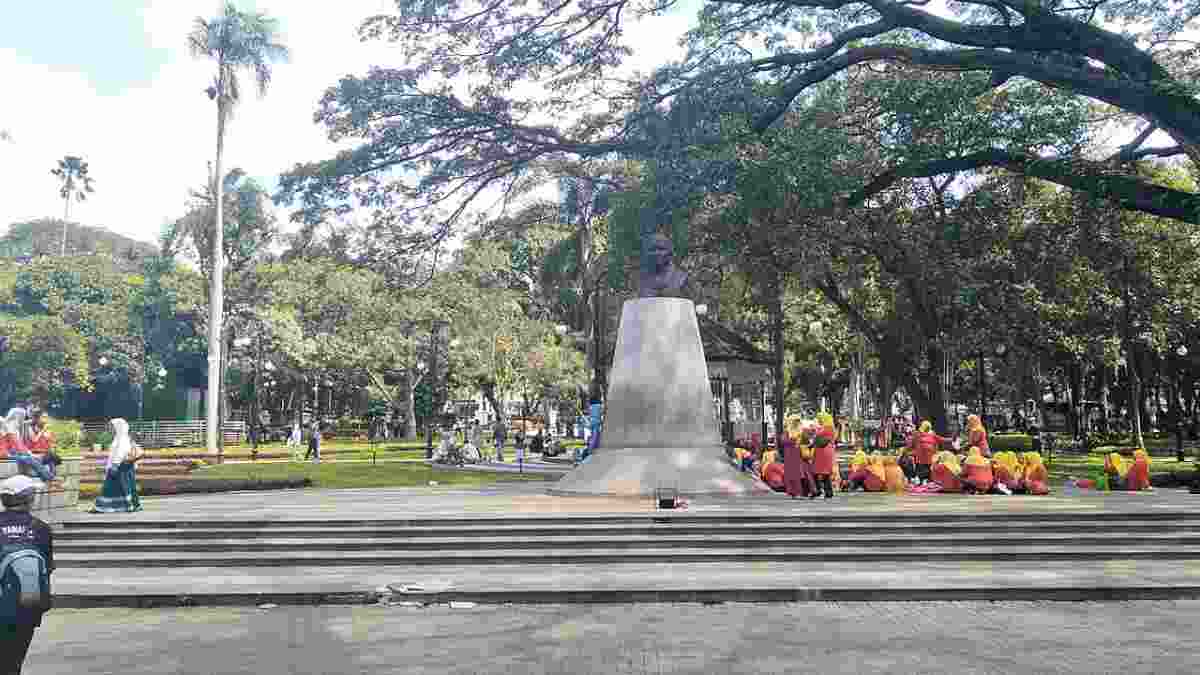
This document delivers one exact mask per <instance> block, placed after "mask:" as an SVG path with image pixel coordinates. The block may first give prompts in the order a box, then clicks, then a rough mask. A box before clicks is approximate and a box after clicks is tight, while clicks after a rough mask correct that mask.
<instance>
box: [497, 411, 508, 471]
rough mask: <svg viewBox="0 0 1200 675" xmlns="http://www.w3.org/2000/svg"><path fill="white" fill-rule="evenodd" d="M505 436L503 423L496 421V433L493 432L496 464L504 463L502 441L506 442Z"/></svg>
mask: <svg viewBox="0 0 1200 675" xmlns="http://www.w3.org/2000/svg"><path fill="white" fill-rule="evenodd" d="M506 436H507V433H505V429H504V422H503V421H500V420H497V421H496V431H495V440H496V461H497V462H503V461H504V441H505V440H506Z"/></svg>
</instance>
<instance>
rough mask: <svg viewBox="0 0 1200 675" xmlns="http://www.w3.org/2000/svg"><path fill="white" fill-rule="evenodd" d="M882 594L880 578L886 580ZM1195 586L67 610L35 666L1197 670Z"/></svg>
mask: <svg viewBox="0 0 1200 675" xmlns="http://www.w3.org/2000/svg"><path fill="white" fill-rule="evenodd" d="M880 592H881V593H886V592H887V590H886V589H885V588H881V589H880ZM1197 616H1200V601H1171V602H1118V603H969V602H966V603H791V604H770V605H760V604H740V603H731V604H724V605H698V604H647V605H590V606H589V605H570V606H565V605H550V606H537V607H530V606H520V605H508V606H505V605H501V606H487V605H478V606H474V607H467V608H461V609H452V608H450V607H447V606H433V607H426V608H412V607H401V606H397V607H386V608H385V607H360V608H354V607H316V608H312V607H291V608H273V609H255V608H237V609H179V610H60V611H54V612H51V613H50V614H48V615H47V617H46V622H45V625H44V626H43V627H42V629H41V630H40V632H39V633H38V635H37V638H36V640H35V643H34V645H33V649H32V651H31V653H30V656H29V661H28V665H27V669H28V672H29V673H31V674H36V675H86V674H95V675H101V674H104V675H107V674H109V673H122V674H126V675H129V674H137V673H145V674H147V675H150V674H154V675H192V674H194V675H212V674H214V673H221V674H231V675H232V674H245V675H293V674H296V673H306V674H312V675H320V674H326V673H327V674H329V675H342V674H347V675H348V674H357V673H362V674H364V675H365V674H367V673H373V674H374V673H397V674H400V673H403V674H405V675H419V674H423V673H430V674H432V673H460V674H462V675H475V674H478V673H506V674H512V675H526V674H537V673H556V674H563V675H585V674H587V673H614V674H622V675H624V674H633V673H639V674H640V673H647V674H651V673H652V674H654V675H664V674H680V675H682V674H685V673H686V674H691V675H723V674H725V673H730V674H732V673H739V674H741V673H745V674H747V675H750V674H754V675H769V674H779V675H782V674H784V673H787V674H789V675H790V674H794V673H820V674H821V675H830V674H832V673H950V674H954V675H970V674H974V673H999V674H1003V675H1014V674H1018V673H1086V674H1089V675H1091V674H1099V673H1122V674H1125V673H1154V674H1155V675H1169V674H1172V673H1193V672H1195V670H1196V667H1195V664H1197V663H1200V643H1197V642H1196V641H1195V639H1194V638H1195V621H1196V618H1197Z"/></svg>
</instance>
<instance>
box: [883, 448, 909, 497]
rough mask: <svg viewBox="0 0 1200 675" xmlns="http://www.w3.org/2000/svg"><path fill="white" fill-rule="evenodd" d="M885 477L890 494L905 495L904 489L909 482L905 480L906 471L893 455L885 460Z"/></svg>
mask: <svg viewBox="0 0 1200 675" xmlns="http://www.w3.org/2000/svg"><path fill="white" fill-rule="evenodd" d="M883 475H884V483H885V487H886V488H887V491H888V492H891V493H893V494H904V488H905V487H906V486H907V484H908V481H906V480H905V479H904V471H903V470H902V469H901V468H900V464H899V462H897V461H896V458H895V457H894V456H892V455H887V456H886V457H884V458H883Z"/></svg>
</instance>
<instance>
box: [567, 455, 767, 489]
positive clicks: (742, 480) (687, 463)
mask: <svg viewBox="0 0 1200 675" xmlns="http://www.w3.org/2000/svg"><path fill="white" fill-rule="evenodd" d="M659 488H670V489H673V490H676V491H677V492H678V494H679V495H682V496H698V495H722V496H735V497H736V496H750V495H756V494H769V493H771V492H772V491H771V489H770V488H769V487H767V485H766V484H764V483H763V482H762V481H760V480H758V479H757V478H754V477H753V476H751V475H750V474H748V473H743V472H740V471H738V470H737V469H736V468H734V467H733V466H732V465H731V464H730V463H729V460H728V459H726V458H725V452H724V450H722V449H721V448H621V449H607V448H606V449H604V450H603V451H598V452H596V453H594V454H593V455H592V457H591V458H590V459H588V460H587V461H586V462H584V463H583V464H580V465H579V466H578V467H576V468H575V469H574V470H572V471H571V473H568V474H567V475H565V476H563V477H562V479H561V480H559V481H558V482H557V483H555V484H554V487H552V488H550V489H549V490H547V492H548V493H549V494H552V495H562V496H582V495H594V496H607V497H652V496H654V491H655V490H657V489H659Z"/></svg>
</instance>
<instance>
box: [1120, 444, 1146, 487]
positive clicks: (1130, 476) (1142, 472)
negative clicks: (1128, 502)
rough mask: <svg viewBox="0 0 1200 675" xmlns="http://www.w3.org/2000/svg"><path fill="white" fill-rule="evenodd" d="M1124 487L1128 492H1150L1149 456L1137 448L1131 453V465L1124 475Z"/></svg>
mask: <svg viewBox="0 0 1200 675" xmlns="http://www.w3.org/2000/svg"><path fill="white" fill-rule="evenodd" d="M1125 487H1126V488H1127V489H1129V490H1133V491H1135V492H1136V491H1138V490H1152V489H1153V488H1151V487H1150V455H1148V454H1146V451H1145V450H1142V449H1141V448H1138V449H1137V450H1134V451H1133V464H1132V465H1131V466H1130V467H1129V472H1128V473H1126V474H1125Z"/></svg>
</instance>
